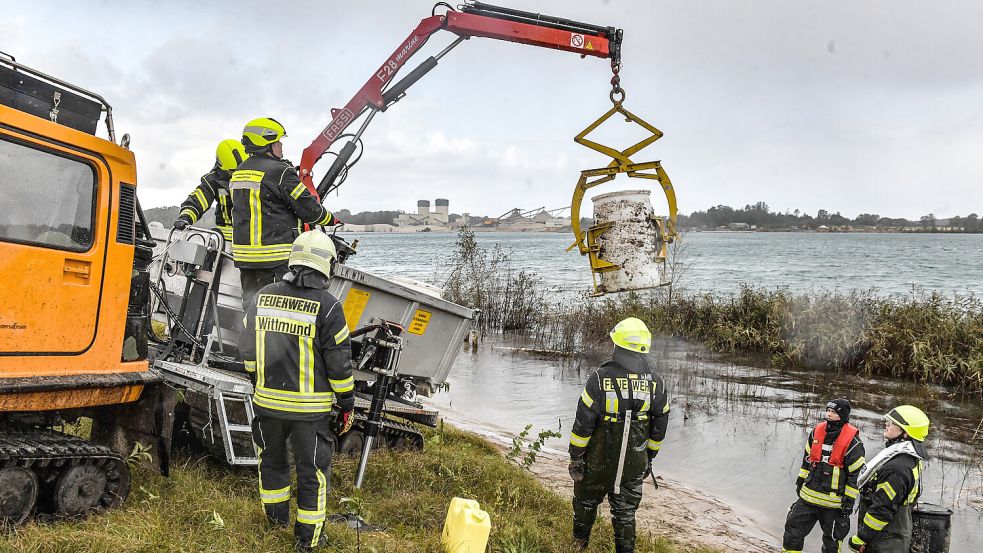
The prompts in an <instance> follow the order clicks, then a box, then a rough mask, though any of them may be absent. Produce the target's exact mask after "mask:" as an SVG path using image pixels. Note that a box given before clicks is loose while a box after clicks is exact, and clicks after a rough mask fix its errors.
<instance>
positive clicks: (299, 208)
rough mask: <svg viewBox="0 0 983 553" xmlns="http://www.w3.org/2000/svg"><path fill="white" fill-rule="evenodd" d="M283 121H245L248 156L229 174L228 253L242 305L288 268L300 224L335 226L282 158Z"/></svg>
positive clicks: (284, 132)
mask: <svg viewBox="0 0 983 553" xmlns="http://www.w3.org/2000/svg"><path fill="white" fill-rule="evenodd" d="M285 136H287V132H286V130H284V128H283V125H281V124H280V123H278V122H277V121H276V120H275V119H271V118H268V117H263V118H260V119H253V120H252V121H250V122H248V123H246V126H245V128H244V129H243V130H242V144H243V146H245V149H246V153H248V154H249V159H247V160H246V161H244V162H243V163H242V165H240V166H239V168H238V169H237V170H236V171H235V172H234V173H232V179H231V180H230V182H229V187H230V189H231V190H232V257H233V259H234V260H235V265H236V267H238V268H239V273H240V278H241V281H242V300H243V305H246V304H247V303H249V300H250V299H251V298H252V296H253V295H255V294H256V291H257V290H259V289H260V288H262V287H263V286H265V285H267V284H270V283H271V282H275V281H277V280H279V279H280V278H282V277H283V275H284V273H286V272H287V257H288V256H289V255H290V244H291V243H292V242H293V241H294V238H296V237H297V235H299V234H300V233H301V232H302V231H303V227H304V224H305V223H306V224H312V225H314V224H316V225H336V224H338V223H337V221H336V219H335V217H334V215H332V214H331V212H330V211H328V210H327V209H325V208H324V207H323V206H322V205H321V203H320V201H319V200H318V199H317V198H316V197H315V196H314V195H313V194H311V192H310V191H309V190H307V187H306V186H304V184H303V183H302V182H301V181H300V177H299V176H298V174H297V169H296V168H294V167H293V166H292V165H291V164H290V163H289V162H288V161H286V160H284V159H283V143H282V142H280V140H281V139H282V138H283V137H285Z"/></svg>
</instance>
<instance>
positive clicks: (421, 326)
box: [406, 309, 430, 336]
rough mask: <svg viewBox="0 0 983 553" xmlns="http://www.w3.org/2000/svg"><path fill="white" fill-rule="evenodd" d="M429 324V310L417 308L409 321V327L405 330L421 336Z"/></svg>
mask: <svg viewBox="0 0 983 553" xmlns="http://www.w3.org/2000/svg"><path fill="white" fill-rule="evenodd" d="M429 324H430V312H429V311H424V310H422V309H417V310H416V313H414V314H413V320H412V321H410V327H409V328H407V329H406V332H409V333H410V334H417V335H420V336H422V335H423V333H424V332H426V331H427V325H429Z"/></svg>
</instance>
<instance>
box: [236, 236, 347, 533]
mask: <svg viewBox="0 0 983 553" xmlns="http://www.w3.org/2000/svg"><path fill="white" fill-rule="evenodd" d="M292 248H293V249H292V250H291V252H290V257H289V258H288V261H287V263H288V265H289V268H290V272H288V273H287V274H286V275H284V277H283V279H282V280H281V281H278V282H275V283H273V284H268V285H266V286H264V287H263V288H262V289H260V290H259V292H258V293H257V294H256V296H255V297H254V298H253V301H251V302H250V303H249V304H248V306H247V309H246V316H245V318H244V319H243V326H244V328H245V330H244V331H243V333H242V336H241V337H240V343H239V347H240V351H241V353H242V358H243V361H244V363H245V367H246V370H247V371H248V372H249V373H250V376H251V378H252V380H253V383H254V391H253V408H254V409H255V417H254V418H253V441H254V442H255V443H256V450H257V455H258V457H259V466H258V469H259V495H260V500H261V501H262V503H263V507H264V510H265V511H266V516H267V519H268V520H269V521H270V522H271V523H272V524H273V525H274V526H286V525H288V524H289V523H290V465H289V463H288V461H287V459H288V458H287V442H288V440H289V443H290V450H291V452H292V453H293V459H294V463H295V464H296V469H297V520H296V523H295V524H294V539H295V542H296V547H297V549H298V550H299V551H310V550H312V549H314V548H315V547H318V546H319V545H323V544H324V540H323V539H322V536H321V528H322V526H323V523H324V519H325V510H326V508H327V498H328V487H329V479H330V476H331V457H332V455H333V454H334V450H335V445H336V441H337V437H338V436H341V435H342V434H344V433H346V432H348V431H349V430H350V429H351V425H352V422H353V420H354V418H353V415H352V410H353V408H354V405H355V397H354V389H355V381H354V380H353V379H352V365H351V356H352V353H351V343H350V341H349V339H348V325H347V324H346V323H345V314H344V312H343V311H342V308H341V304H340V303H339V302H338V300H337V299H336V298H335V297H334V296H332V295H331V294H330V293H328V291H327V287H328V278H329V276H330V274H331V264H332V262H333V261H334V260H335V258H336V254H335V248H334V243H333V242H332V241H331V238H330V237H329V236H327V235H326V234H324V233H323V232H321V231H317V230H315V231H308V232H305V233H303V234H301V235H300V236H299V237H297V240H296V241H294V243H293V246H292ZM335 406H337V407H338V409H339V410H340V413H339V414H337V416H336V417H335V418H334V419H333V420H332V418H331V417H332V408H334V407H335Z"/></svg>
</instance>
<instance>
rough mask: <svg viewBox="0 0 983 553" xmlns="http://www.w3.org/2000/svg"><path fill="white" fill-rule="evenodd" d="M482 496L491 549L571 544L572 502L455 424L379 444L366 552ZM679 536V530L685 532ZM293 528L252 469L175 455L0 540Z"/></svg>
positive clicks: (187, 542)
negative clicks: (457, 500) (162, 472)
mask: <svg viewBox="0 0 983 553" xmlns="http://www.w3.org/2000/svg"><path fill="white" fill-rule="evenodd" d="M355 468H356V464H355V462H354V461H353V460H352V459H347V458H336V459H335V462H334V465H333V471H332V476H331V494H330V499H329V513H337V512H342V510H343V507H342V506H341V504H340V499H341V498H342V497H345V496H351V495H352V492H353V489H352V482H353V479H354V474H355ZM455 496H460V497H466V498H469V499H476V500H477V501H478V502H480V503H481V506H482V508H483V509H485V510H487V511H488V512H489V514H490V516H491V520H492V533H491V539H490V551H494V552H503V553H533V552H543V553H547V552H550V553H552V552H555V553H561V552H562V553H569V552H570V551H574V544H573V542H572V539H571V537H570V529H571V508H570V505H569V502H568V500H566V499H563V498H561V497H560V496H558V495H557V494H555V493H553V492H551V491H549V490H547V489H546V488H544V487H543V486H542V485H540V484H539V483H538V482H537V481H536V480H535V478H534V477H533V476H531V475H530V474H528V473H527V472H525V471H523V470H522V469H520V468H518V467H516V466H514V465H512V464H509V463H508V462H507V461H506V460H505V459H504V458H503V457H502V455H501V454H500V453H499V452H498V450H496V449H495V448H494V447H493V446H492V445H491V444H489V443H488V442H486V441H484V440H483V439H481V438H479V437H477V436H475V435H473V434H469V433H465V432H461V431H458V430H455V429H452V428H450V427H443V428H442V429H439V430H434V431H428V433H427V445H426V449H425V451H423V452H405V451H387V450H382V451H378V452H374V453H373V456H372V458H371V460H370V463H369V467H368V471H367V474H366V481H365V486H364V489H363V490H362V494H361V500H362V509H363V512H364V516H365V517H366V518H367V519H368V520H369V521H370V522H371V523H373V524H376V525H379V526H382V527H384V528H385V530H384V531H383V532H376V533H363V534H362V535H361V537H360V540H361V551H363V552H370V551H375V552H430V551H432V552H439V551H442V549H441V545H440V532H441V528H442V526H443V521H444V517H445V516H446V512H447V506H448V504H449V502H450V500H451V498H452V497H455ZM598 518H599V521H598V524H597V526H596V527H595V538H594V540H593V543H592V546H591V548H590V549H589V550H588V551H591V552H594V553H601V552H608V551H611V550H612V536H611V528H610V523H608V522H607V521H605V520H601V517H598ZM325 533H326V535H327V536H328V538H329V539H330V543H331V544H332V545H331V546H330V547H328V548H326V549H325V550H326V551H336V552H354V551H357V550H358V549H357V547H358V545H357V543H356V535H355V533H354V532H353V531H351V530H348V529H347V528H345V527H343V526H341V525H337V524H332V523H328V524H327V525H326V527H325ZM639 537H640V539H639V544H638V545H639V546H638V551H640V552H649V553H669V552H674V551H681V550H682V549H681V548H680V549H677V547H676V546H675V545H674V544H672V543H671V542H669V541H667V540H665V539H662V538H652V537H650V536H648V535H641V536H639ZM682 539H683V538H681V541H682ZM292 540H293V538H292V533H291V531H289V530H274V529H270V528H268V527H267V524H266V521H265V517H264V515H263V511H262V507H261V506H260V503H259V493H258V490H257V483H256V474H255V472H254V471H251V470H236V469H230V468H228V467H226V466H223V465H220V464H218V463H217V462H215V461H212V460H210V459H197V458H177V459H175V460H174V464H173V468H172V474H171V477H170V478H164V477H161V476H159V475H157V474H155V473H153V472H151V471H149V470H147V469H143V468H138V469H136V470H135V472H134V474H133V487H132V491H131V493H130V496H129V498H128V499H127V501H126V503H125V504H124V506H123V507H122V508H120V509H117V510H115V511H111V512H107V513H104V514H100V515H96V516H91V517H89V518H87V519H85V520H81V521H54V522H38V521H36V522H32V523H29V524H27V525H25V526H23V527H21V528H18V529H17V530H16V532H15V533H14V534H12V535H8V536H4V537H0V551H5V552H6V551H17V552H38V553H69V552H71V553H75V552H80V551H85V552H105V553H122V552H144V551H145V552H153V553H159V552H161V551H168V552H188V553H191V552H232V551H235V552H240V551H249V552H267V551H269V552H274V551H291V550H292V544H293V541H292Z"/></svg>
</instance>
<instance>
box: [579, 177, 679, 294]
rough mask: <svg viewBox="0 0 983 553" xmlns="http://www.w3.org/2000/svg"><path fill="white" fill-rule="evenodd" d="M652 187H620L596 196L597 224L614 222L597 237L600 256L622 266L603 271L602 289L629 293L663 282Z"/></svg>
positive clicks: (662, 267)
mask: <svg viewBox="0 0 983 553" xmlns="http://www.w3.org/2000/svg"><path fill="white" fill-rule="evenodd" d="M650 196H651V192H650V191H648V190H620V191H618V192H609V193H607V194H601V195H600V196H594V197H593V198H591V200H592V201H593V202H594V226H598V225H603V224H605V223H612V226H611V228H609V229H608V230H607V231H605V232H603V233H602V234H601V235H600V236H599V237H598V238H597V244H598V246H600V250H599V251H598V254H597V256H598V257H599V258H600V259H602V260H604V261H607V262H609V263H614V264H616V265H618V266H620V268H618V269H614V270H610V271H604V272H602V273H599V275H600V284H599V285H598V292H600V293H609V292H627V291H629V290H643V289H645V288H654V287H656V286H658V285H659V284H661V283H662V273H663V271H664V264H663V263H662V261H661V260H660V259H659V251H660V250H661V243H660V239H659V227H658V225H657V224H656V222H655V221H654V220H653V215H654V213H655V212H654V210H653V209H652V202H651V201H650Z"/></svg>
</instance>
